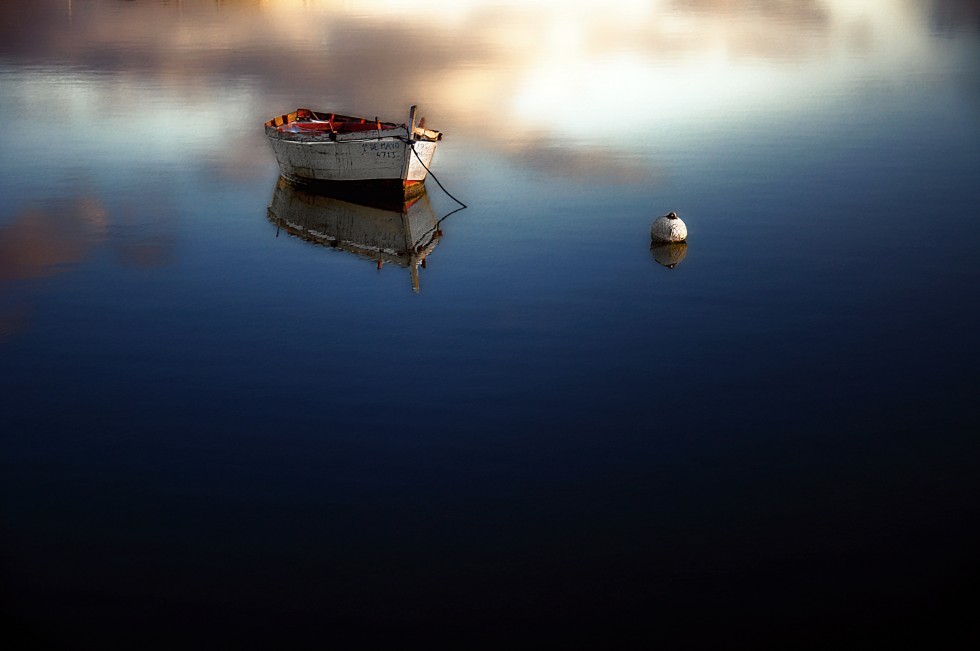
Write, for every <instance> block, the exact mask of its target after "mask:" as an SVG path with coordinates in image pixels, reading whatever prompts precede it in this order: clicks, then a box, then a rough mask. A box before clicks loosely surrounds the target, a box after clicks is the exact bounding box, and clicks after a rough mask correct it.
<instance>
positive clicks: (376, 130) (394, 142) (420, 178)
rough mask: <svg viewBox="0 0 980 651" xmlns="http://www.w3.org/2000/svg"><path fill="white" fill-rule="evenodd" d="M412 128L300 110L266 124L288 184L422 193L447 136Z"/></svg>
mask: <svg viewBox="0 0 980 651" xmlns="http://www.w3.org/2000/svg"><path fill="white" fill-rule="evenodd" d="M415 114H416V107H415V106H413V107H412V109H411V113H410V116H409V121H408V123H407V124H396V123H394V122H382V121H381V120H379V119H378V118H374V119H373V120H371V119H368V118H360V117H352V116H349V115H338V114H336V113H329V112H326V111H312V110H310V109H302V108H301V109H296V110H295V111H293V112H292V113H287V114H286V115H280V116H278V117H275V118H273V119H271V120H269V121H268V122H266V123H265V133H266V135H267V136H268V137H269V141H270V142H271V143H272V149H273V151H274V152H275V154H276V160H277V161H278V162H279V169H280V172H281V174H282V176H284V177H285V178H286V179H288V180H290V181H292V182H294V183H301V184H308V185H333V186H337V185H343V186H346V187H352V186H360V185H371V186H373V185H382V186H396V187H398V188H399V189H404V190H405V191H411V190H413V189H414V190H415V191H418V190H419V189H421V187H422V184H423V183H424V181H425V177H426V175H427V174H428V170H429V168H430V166H431V165H432V157H433V155H434V154H435V151H436V146H437V145H438V143H439V141H440V140H441V139H442V133H440V132H439V131H435V130H433V129H426V128H425V126H424V124H425V119H424V118H423V119H422V120H421V122H420V123H419V124H416V123H415Z"/></svg>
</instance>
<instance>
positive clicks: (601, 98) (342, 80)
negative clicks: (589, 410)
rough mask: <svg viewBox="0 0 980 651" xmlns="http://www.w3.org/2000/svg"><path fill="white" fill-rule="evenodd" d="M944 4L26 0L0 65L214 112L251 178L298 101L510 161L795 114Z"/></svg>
mask: <svg viewBox="0 0 980 651" xmlns="http://www.w3.org/2000/svg"><path fill="white" fill-rule="evenodd" d="M960 5H961V3H953V6H954V7H955V6H960ZM949 6H950V5H949V4H948V3H942V2H940V3H936V4H932V5H924V7H925V8H923V6H922V5H918V4H915V3H907V2H901V1H899V0H894V1H890V0H883V1H881V2H875V3H853V2H849V1H846V0H800V1H799V2H779V1H776V0H764V1H761V2H760V1H759V0H654V1H651V2H638V1H622V2H615V1H613V2H609V3H604V4H603V5H602V6H601V7H598V8H597V6H596V4H595V3H593V2H575V1H573V0H563V1H561V2H559V1H558V0H552V1H546V2H537V3H520V2H456V3H450V4H446V3H443V2H435V1H434V0H418V1H413V2H408V1H399V0H390V1H388V2H384V3H380V4H378V3H372V4H370V5H368V6H364V5H362V4H360V3H349V2H344V1H340V0H251V1H246V0H241V1H237V2H231V1H222V2H214V1H209V0H198V1H194V0H183V1H180V0H176V1H175V0H171V1H160V2H120V1H119V0H101V1H99V0H96V1H92V2H84V3H79V2H75V3H72V2H70V0H58V1H54V0H42V1H40V2H23V3H13V4H11V3H4V5H3V7H4V8H3V9H2V10H0V11H2V13H0V37H2V38H0V42H2V44H0V55H2V57H3V59H4V60H6V61H14V62H35V63H40V64H48V65H50V64H56V65H59V66H61V65H67V66H69V67H70V68H71V69H72V70H76V71H77V70H82V71H88V72H86V73H82V74H92V73H95V74H103V73H110V74H111V75H114V76H119V77H122V78H124V79H125V80H126V82H125V83H122V84H118V83H116V84H113V87H114V88H115V89H116V91H117V92H118V91H119V89H120V87H121V88H123V89H124V90H123V92H122V93H121V94H120V95H117V96H116V103H117V105H133V106H135V105H140V106H141V111H142V114H143V116H144V117H147V118H150V117H151V116H152V114H153V113H154V112H167V113H175V114H180V115H195V114H200V113H207V114H209V115H224V116H225V118H224V123H223V126H224V127H225V128H226V132H225V134H223V135H222V136H221V137H222V138H223V141H222V146H221V147H222V151H223V152H224V154H223V155H221V154H215V155H214V157H213V159H212V160H211V161H210V163H211V164H213V165H214V166H216V167H217V168H225V169H226V170H227V171H226V173H228V174H232V175H235V176H241V173H240V172H236V171H235V169H239V170H240V169H242V168H243V166H248V165H251V166H253V173H255V174H257V173H258V172H257V171H256V170H257V166H256V163H255V161H254V157H251V158H250V157H248V156H245V155H244V154H245V152H249V151H252V152H254V151H255V148H256V146H257V145H256V142H257V136H256V134H257V133H258V128H257V125H258V124H260V123H261V121H262V120H264V119H267V117H268V116H270V115H273V114H276V113H279V112H282V111H284V110H288V109H291V108H295V106H297V105H312V106H315V107H324V108H330V109H333V110H337V111H341V112H353V113H355V114H356V113H362V112H371V113H372V115H373V114H378V115H382V116H384V117H388V118H398V117H399V116H401V115H402V114H403V113H404V112H405V111H406V109H407V107H408V106H409V105H410V104H413V103H418V104H420V105H422V106H423V108H424V110H425V112H426V114H427V115H428V117H429V118H430V123H431V124H436V125H438V127H439V128H440V129H441V130H443V131H445V132H446V133H447V135H448V136H449V137H450V138H453V137H459V136H462V137H464V138H466V139H468V140H473V141H478V142H480V143H481V144H482V145H483V146H489V147H497V148H501V149H503V150H506V151H510V152H513V153H515V154H516V155H518V156H520V155H521V151H531V150H532V148H533V147H537V146H538V145H539V143H541V142H543V141H546V140H548V139H552V141H554V140H553V139H556V138H561V139H564V140H562V143H561V146H562V147H563V148H573V149H575V148H577V149H581V150H588V149H591V148H594V147H595V145H596V144H597V143H605V144H606V145H607V146H615V144H616V143H623V142H628V141H629V140H630V139H631V138H633V137H635V135H636V134H637V133H642V132H646V131H649V130H651V129H660V130H670V129H675V128H679V127H681V126H684V125H690V124H703V123H713V124H718V123H721V122H724V121H728V120H733V119H742V118H744V117H745V116H751V115H753V114H759V113H762V112H763V111H772V110H776V109H780V110H783V111H785V112H789V113H792V112H794V111H796V112H799V111H804V110H813V108H814V106H815V105H819V104H820V103H821V102H832V101H833V93H832V92H828V91H832V90H833V89H834V88H835V87H837V86H839V85H840V84H841V83H845V82H846V81H847V80H851V79H858V78H860V77H861V74H862V73H861V72H860V69H861V68H862V67H865V68H867V67H869V66H870V67H875V68H876V69H889V68H894V69H895V71H896V72H898V73H901V72H902V71H903V70H904V66H905V64H906V63H907V62H908V61H910V60H914V59H915V57H917V56H921V55H922V54H923V51H924V50H925V49H926V48H927V47H928V29H929V27H928V23H929V19H930V17H932V18H933V19H935V20H939V21H944V20H945V21H948V20H950V19H949V18H948V16H949V15H950V14H949V12H950V11H951V10H950V9H949ZM937 7H939V8H942V9H937ZM960 11H962V10H960ZM956 15H959V14H956ZM937 16H938V18H936V17H937ZM27 35H29V36H27ZM147 80H153V83H152V84H150V83H149V82H148V81H147ZM125 89H132V91H131V93H127V92H126V90H125ZM154 92H155V93H156V94H153V93H154ZM174 97H177V98H179V101H177V102H175V101H174V100H173V99H172V98H174ZM232 97H234V98H235V104H234V105H231V104H230V103H229V101H228V100H229V99H230V98H232ZM242 106H248V107H249V110H242V108H241V107H242ZM255 111H259V112H255ZM616 119H618V120H622V121H625V122H617V121H616ZM157 121H158V122H161V123H163V122H167V120H166V119H162V118H158V119H157ZM623 125H628V128H623ZM617 127H619V128H617ZM213 137H215V138H217V137H219V136H218V135H217V134H215V135H214V136H213ZM212 150H213V151H216V150H217V147H213V148H212ZM262 160H263V161H265V162H267V161H268V160H270V158H269V157H265V158H264V159H262ZM603 169H607V168H603ZM572 171H573V172H574V170H572ZM246 175H248V174H246Z"/></svg>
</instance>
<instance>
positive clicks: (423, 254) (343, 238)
mask: <svg viewBox="0 0 980 651" xmlns="http://www.w3.org/2000/svg"><path fill="white" fill-rule="evenodd" d="M267 215H268V218H269V221H270V222H272V223H273V224H275V226H276V235H277V236H278V235H279V232H280V231H285V232H286V233H287V234H289V235H291V236H293V237H297V238H299V239H302V240H305V241H307V242H310V243H313V244H317V245H320V246H323V247H327V248H331V249H335V250H338V251H346V252H348V253H353V254H354V255H356V256H358V257H360V258H362V259H365V260H369V261H372V262H376V263H377V268H378V269H379V270H380V269H381V268H382V267H383V266H384V265H386V264H392V265H395V266H398V267H403V268H408V270H409V273H410V276H411V283H412V289H413V291H415V292H416V293H418V291H419V267H423V268H424V267H425V266H426V260H427V259H428V257H429V254H430V253H432V251H433V249H435V247H436V245H437V244H438V243H439V240H440V239H441V238H442V228H441V223H442V220H441V219H439V218H438V217H437V216H436V213H435V211H434V210H433V209H432V205H431V204H430V203H429V197H428V194H427V193H426V192H425V188H424V187H423V188H422V190H421V191H420V192H419V193H417V194H416V195H415V196H413V197H411V198H409V199H406V200H403V201H400V202H398V203H397V204H381V203H373V204H370V205H369V204H365V203H359V202H357V201H354V200H353V199H352V197H350V196H349V195H343V196H342V197H338V196H333V195H330V194H327V193H325V192H324V191H322V190H314V189H312V188H309V187H308V186H302V185H295V184H293V183H292V182H291V181H289V180H287V179H285V178H282V177H280V178H279V179H278V180H277V182H276V189H275V191H274V192H273V195H272V200H271V201H270V203H269V209H268V211H267Z"/></svg>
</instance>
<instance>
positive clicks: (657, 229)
mask: <svg viewBox="0 0 980 651" xmlns="http://www.w3.org/2000/svg"><path fill="white" fill-rule="evenodd" d="M650 239H652V240H653V241H654V242H683V241H684V240H686V239H687V226H686V225H685V224H684V222H683V221H681V218H680V217H678V216H677V213H675V212H672V213H668V214H666V215H664V216H663V217H658V218H657V219H656V220H655V221H654V222H653V226H651V227H650Z"/></svg>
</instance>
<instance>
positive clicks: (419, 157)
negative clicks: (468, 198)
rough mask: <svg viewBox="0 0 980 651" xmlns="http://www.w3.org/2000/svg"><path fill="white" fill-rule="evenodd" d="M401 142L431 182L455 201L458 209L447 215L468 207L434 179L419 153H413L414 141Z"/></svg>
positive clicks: (434, 176)
mask: <svg viewBox="0 0 980 651" xmlns="http://www.w3.org/2000/svg"><path fill="white" fill-rule="evenodd" d="M402 142H404V143H405V146H406V147H408V148H409V149H411V150H412V153H413V154H415V157H416V158H417V159H419V163H420V164H421V165H422V167H424V168H425V171H426V173H428V175H429V176H431V177H432V180H433V181H435V182H436V185H438V186H439V187H440V188H442V191H443V192H445V193H446V194H447V195H448V196H449V198H450V199H452V200H453V201H455V202H456V203H458V204H459V208H457V209H456V210H454V211H453V212H451V213H449V215H452V214H453V213H456V212H459V211H460V210H463V209H464V208H468V207H469V206H467V205H466V204H465V203H463V202H462V201H460V200H459V199H457V198H456V197H454V196H453V194H452V193H451V192H450V191H449V190H447V189H446V186H444V185H443V184H442V183H440V182H439V179H438V178H437V177H436V175H435V174H433V173H432V170H430V169H429V166H428V165H426V164H425V161H423V160H422V157H421V156H419V153H418V152H417V151H415V141H414V140H407V139H406V140H402ZM449 215H446V217H449ZM446 217H443V218H442V219H445V218H446ZM442 219H440V220H439V221H442Z"/></svg>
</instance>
